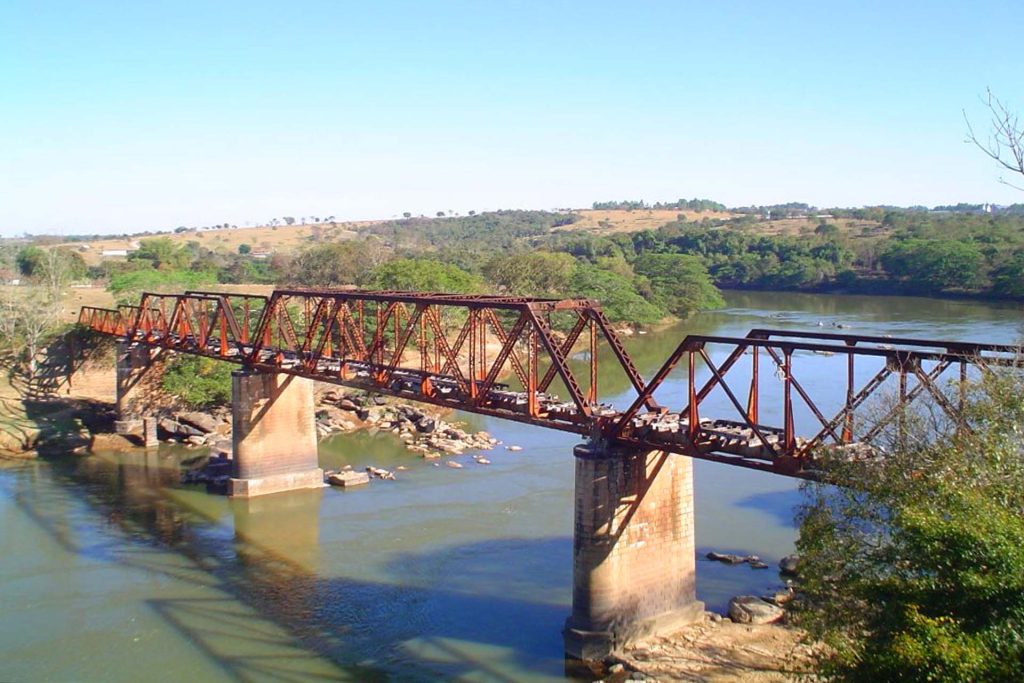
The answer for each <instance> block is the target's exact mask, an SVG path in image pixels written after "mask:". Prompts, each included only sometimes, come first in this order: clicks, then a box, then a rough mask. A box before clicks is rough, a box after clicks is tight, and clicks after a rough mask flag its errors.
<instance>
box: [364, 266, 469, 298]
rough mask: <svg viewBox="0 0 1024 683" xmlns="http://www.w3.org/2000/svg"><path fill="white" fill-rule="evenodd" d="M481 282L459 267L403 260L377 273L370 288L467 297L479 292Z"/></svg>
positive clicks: (378, 270)
mask: <svg viewBox="0 0 1024 683" xmlns="http://www.w3.org/2000/svg"><path fill="white" fill-rule="evenodd" d="M481 284H482V283H481V282H480V280H479V278H477V277H475V276H473V275H471V274H469V273H467V272H466V271H464V270H462V269H460V268H459V267H457V266H454V265H451V264H447V263H438V262H437V261H434V260H431V259H423V258H403V259H396V260H394V261H389V262H388V263H385V264H383V265H381V266H378V267H377V268H376V269H374V271H373V273H372V274H371V276H370V285H371V286H372V287H373V288H375V289H393V290H400V291H408V292H442V293H453V294H466V293H470V292H475V291H479V289H480V287H481Z"/></svg>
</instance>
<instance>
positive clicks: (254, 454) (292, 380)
mask: <svg viewBox="0 0 1024 683" xmlns="http://www.w3.org/2000/svg"><path fill="white" fill-rule="evenodd" d="M231 394H232V396H231V399H232V400H231V405H232V421H233V425H232V439H233V442H234V460H233V464H232V478H231V481H230V486H229V493H230V495H232V496H241V497H251V496H262V495H265V494H268V493H279V492H281V491H292V490H295V489H310V488H321V487H323V485H324V471H323V470H322V469H320V467H319V463H318V461H317V438H316V436H317V435H316V422H315V419H316V416H315V403H314V400H313V382H312V380H309V379H305V378H302V377H296V376H294V375H287V374H281V373H273V372H257V371H250V370H239V371H236V372H234V373H232V375H231Z"/></svg>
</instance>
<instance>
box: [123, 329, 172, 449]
mask: <svg viewBox="0 0 1024 683" xmlns="http://www.w3.org/2000/svg"><path fill="white" fill-rule="evenodd" d="M116 354H117V360H116V372H117V385H116V386H117V391H116V400H117V421H116V422H115V423H114V430H115V431H116V432H117V433H118V434H137V433H140V430H141V429H142V420H143V418H145V417H148V416H149V415H150V414H151V412H152V408H153V404H154V403H155V402H156V401H157V399H158V398H159V397H160V395H161V394H162V392H163V390H162V388H161V387H160V379H161V377H162V376H163V369H164V359H163V357H162V356H163V350H162V349H154V348H151V347H149V346H144V345H142V344H135V343H132V342H127V341H118V342H117V348H116Z"/></svg>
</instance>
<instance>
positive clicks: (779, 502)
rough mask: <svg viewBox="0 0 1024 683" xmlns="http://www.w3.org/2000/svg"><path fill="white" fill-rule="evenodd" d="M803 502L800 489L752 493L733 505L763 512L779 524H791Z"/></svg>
mask: <svg viewBox="0 0 1024 683" xmlns="http://www.w3.org/2000/svg"><path fill="white" fill-rule="evenodd" d="M803 502H804V494H803V493H802V492H801V491H800V489H798V488H795V489H790V490H786V491H765V492H764V493H754V494H751V495H749V496H747V497H746V498H741V499H739V500H737V501H736V502H735V503H734V505H736V506H737V507H741V508H748V509H750V510H756V511H757V512H763V513H765V514H769V515H772V516H774V517H775V519H776V520H778V522H779V523H780V524H785V525H789V524H793V520H794V518H795V515H796V511H797V508H799V507H800V505H801V504H802V503H803Z"/></svg>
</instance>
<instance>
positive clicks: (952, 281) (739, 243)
mask: <svg viewBox="0 0 1024 683" xmlns="http://www.w3.org/2000/svg"><path fill="white" fill-rule="evenodd" d="M856 217H857V218H860V219H871V218H874V219H875V220H877V221H878V224H879V227H878V229H868V230H864V231H862V232H861V233H858V234H853V233H851V232H849V231H845V232H844V231H843V230H841V229H840V228H839V227H838V225H837V224H836V223H834V222H829V221H828V220H821V221H820V222H819V223H818V225H817V226H816V227H814V228H813V229H808V230H807V231H806V233H805V234H800V235H793V236H785V235H764V234H759V233H758V230H757V227H758V225H759V222H758V221H757V220H756V219H755V218H754V217H752V216H744V217H739V218H733V219H721V220H708V219H705V220H703V221H701V222H687V221H675V222H672V223H669V224H666V225H664V226H662V227H661V228H659V229H657V230H647V231H643V232H636V233H632V234H620V235H611V236H607V237H595V236H578V235H567V236H564V237H562V238H560V241H559V243H557V244H556V246H555V248H557V249H560V250H565V251H568V252H569V253H572V254H574V255H576V256H578V257H580V258H585V259H595V258H596V259H608V258H622V259H624V260H626V261H627V262H630V263H632V262H634V261H636V260H637V259H639V258H641V257H642V256H644V255H645V254H650V253H655V254H682V255H688V256H694V257H697V258H699V259H700V262H701V263H702V264H703V265H704V267H706V268H707V270H708V272H709V274H710V275H711V277H712V279H713V282H714V284H715V285H717V286H719V287H726V288H748V289H771V290H806V291H849V292H863V293H904V294H924V295H942V294H971V295H982V296H991V297H998V298H1020V297H1024V217H1019V216H1013V215H1006V214H1002V215H990V214H969V213H964V214H936V213H923V212H915V211H906V210H889V211H885V212H883V213H881V214H878V215H871V214H858V215H857V216H856Z"/></svg>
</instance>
